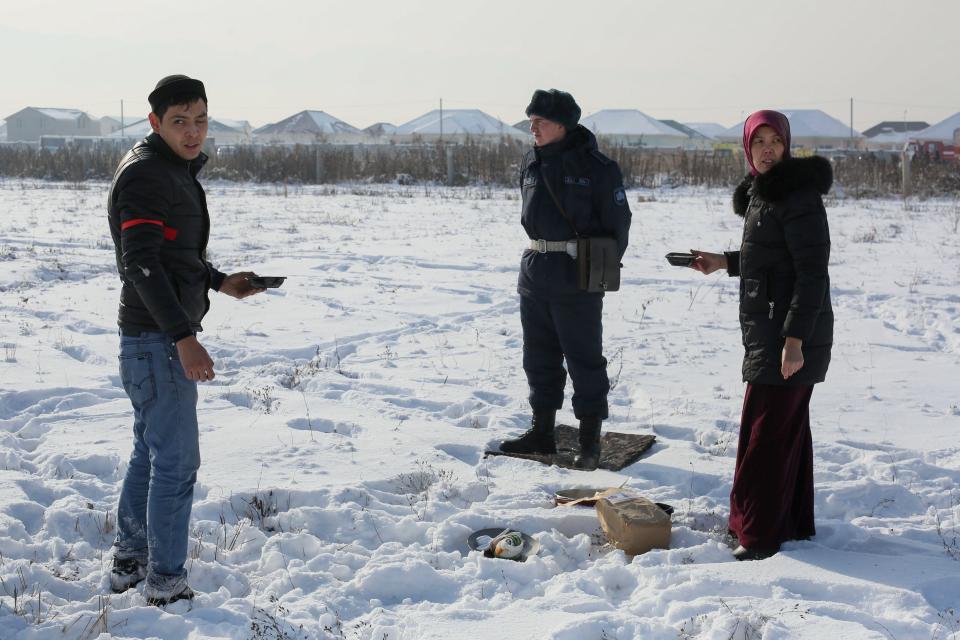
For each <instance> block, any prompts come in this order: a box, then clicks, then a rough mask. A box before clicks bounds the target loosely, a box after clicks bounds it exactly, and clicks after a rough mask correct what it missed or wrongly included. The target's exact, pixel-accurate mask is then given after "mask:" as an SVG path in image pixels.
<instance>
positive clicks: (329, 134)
mask: <svg viewBox="0 0 960 640" xmlns="http://www.w3.org/2000/svg"><path fill="white" fill-rule="evenodd" d="M253 138H254V141H256V142H261V143H264V144H320V143H334V144H337V143H343V144H348V143H355V142H363V141H364V140H366V139H367V136H366V134H364V132H363V131H361V130H360V129H357V128H356V127H354V126H353V125H351V124H347V123H346V122H344V121H343V120H341V119H340V118H337V117H335V116H332V115H330V114H329V113H326V112H325V111H301V112H300V113H295V114H293V115H292V116H290V117H289V118H285V119H283V120H281V121H280V122H275V123H272V124H268V125H264V126H262V127H260V128H259V129H254V130H253Z"/></svg>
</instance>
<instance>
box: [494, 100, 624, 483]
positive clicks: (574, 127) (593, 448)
mask: <svg viewBox="0 0 960 640" xmlns="http://www.w3.org/2000/svg"><path fill="white" fill-rule="evenodd" d="M526 113H527V116H528V117H529V118H530V132H531V133H532V134H533V136H534V141H535V145H534V148H533V149H531V150H530V151H529V152H528V153H527V154H526V156H525V157H524V160H523V168H522V171H521V176H520V192H521V195H522V198H523V209H522V212H521V214H520V218H521V223H522V224H523V228H524V230H525V231H526V232H527V235H528V236H529V237H530V241H531V242H530V246H529V247H528V249H527V250H526V251H524V253H523V258H522V259H521V262H520V277H519V282H518V285H517V289H518V292H519V293H520V322H521V324H522V326H523V369H524V371H525V372H526V374H527V382H528V384H529V386H530V406H531V408H532V409H533V419H532V421H531V426H530V429H529V430H528V431H527V432H526V433H524V434H523V435H522V436H520V437H519V438H516V439H514V440H507V441H504V442H502V443H501V444H500V449H501V450H502V451H505V452H511V453H555V452H556V442H555V439H554V423H555V421H556V414H557V409H559V408H560V407H561V405H562V404H563V388H564V386H565V384H566V379H567V371H569V372H570V377H571V378H572V380H573V412H574V415H575V416H576V417H577V418H578V419H579V421H580V454H579V455H578V456H577V457H576V459H575V460H574V464H575V465H576V466H577V467H580V468H583V469H595V468H596V467H597V464H598V462H599V460H600V426H601V421H603V420H605V419H606V418H607V392H608V391H609V390H610V384H609V381H608V379H607V360H606V358H604V357H603V339H602V338H603V325H602V322H601V316H602V312H603V293H587V292H584V291H581V290H580V289H579V288H578V278H577V264H576V260H575V258H574V256H573V255H572V252H573V251H575V248H576V242H575V238H576V237H577V236H578V235H580V236H585V237H589V236H606V237H612V238H615V239H616V241H617V246H618V250H619V252H620V257H621V258H622V257H623V254H624V252H625V251H626V250H627V241H628V235H629V232H630V220H631V214H630V206H629V205H628V204H627V197H626V193H625V192H624V189H623V177H622V175H621V174H620V167H619V166H618V165H617V163H616V162H614V161H613V160H611V159H609V158H608V157H606V156H605V155H603V154H602V153H600V151H599V150H598V149H597V139H596V138H595V137H594V135H593V134H592V133H591V132H590V131H589V130H588V129H587V128H585V127H584V126H583V125H580V124H578V122H579V120H580V107H579V106H578V105H577V103H576V102H575V101H574V99H573V96H571V95H570V94H569V93H566V92H564V91H557V90H556V89H551V90H549V91H543V90H537V91H536V92H535V93H534V94H533V98H532V100H531V101H530V105H529V106H528V107H527V111H526ZM558 203H559V204H558ZM561 206H562V208H563V210H564V211H561ZM568 217H569V219H567V218H568ZM571 244H572V247H571ZM564 361H566V365H567V370H566V371H565V370H564V367H563V364H564Z"/></svg>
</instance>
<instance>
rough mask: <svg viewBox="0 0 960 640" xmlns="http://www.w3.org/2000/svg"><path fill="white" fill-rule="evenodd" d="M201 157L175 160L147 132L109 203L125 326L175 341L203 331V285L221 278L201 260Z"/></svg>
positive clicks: (205, 224)
mask: <svg viewBox="0 0 960 640" xmlns="http://www.w3.org/2000/svg"><path fill="white" fill-rule="evenodd" d="M206 161H207V157H206V156H205V155H203V154H201V155H200V156H199V157H198V158H197V159H195V160H192V161H187V160H184V159H182V158H180V157H179V156H178V155H176V154H175V153H174V152H173V151H172V150H171V149H170V147H168V146H167V144H166V143H165V142H164V141H163V138H161V137H160V136H159V135H158V134H156V133H153V134H150V135H149V136H147V137H146V138H144V139H143V140H141V141H140V142H138V143H137V144H136V145H134V147H133V148H132V149H131V150H130V151H129V152H127V154H126V155H125V156H124V157H123V159H122V160H121V161H120V165H119V166H118V167H117V171H116V173H115V174H114V177H113V183H112V184H111V185H110V194H109V196H108V199H107V209H108V212H109V220H110V234H111V235H112V236H113V244H114V247H115V249H116V259H117V271H118V272H119V274H120V281H121V282H122V283H123V288H122V289H121V291H120V312H119V319H118V324H119V325H120V328H121V329H123V330H126V331H133V332H136V331H161V332H164V333H166V334H167V335H169V336H170V337H171V338H172V339H173V340H179V339H181V338H184V337H186V336H189V335H191V334H193V333H195V332H197V331H201V330H202V327H201V326H200V321H201V320H202V319H203V316H204V315H205V314H206V313H207V310H208V309H209V308H210V300H209V298H208V297H207V290H208V289H210V288H214V289H219V288H220V285H221V284H222V283H223V279H224V274H223V273H221V272H220V271H217V270H216V269H215V268H213V266H211V265H210V263H209V262H207V260H206V249H207V240H208V238H209V235H210V216H209V215H208V213H207V200H206V195H205V194H204V191H203V187H201V186H200V183H199V182H198V181H197V173H198V172H199V171H200V169H201V168H202V167H203V165H204V164H205V163H206Z"/></svg>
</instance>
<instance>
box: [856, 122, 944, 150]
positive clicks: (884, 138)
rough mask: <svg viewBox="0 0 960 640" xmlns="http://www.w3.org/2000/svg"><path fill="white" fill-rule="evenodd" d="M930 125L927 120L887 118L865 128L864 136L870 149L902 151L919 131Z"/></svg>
mask: <svg viewBox="0 0 960 640" xmlns="http://www.w3.org/2000/svg"><path fill="white" fill-rule="evenodd" d="M929 126H930V125H929V124H928V123H926V122H917V121H906V120H886V121H884V122H879V123H877V124H875V125H873V126H872V127H870V128H869V129H865V130H864V131H863V137H864V138H866V141H865V144H866V147H867V149H868V150H869V151H902V150H903V147H904V145H906V144H907V143H908V142H909V141H910V140H913V139H914V138H915V137H916V135H917V133H918V132H920V131H923V130H924V129H926V128H928V127H929Z"/></svg>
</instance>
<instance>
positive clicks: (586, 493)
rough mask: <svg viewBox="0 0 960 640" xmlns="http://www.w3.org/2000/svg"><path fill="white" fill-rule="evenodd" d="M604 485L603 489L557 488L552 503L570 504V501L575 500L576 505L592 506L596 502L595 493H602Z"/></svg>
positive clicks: (604, 489)
mask: <svg viewBox="0 0 960 640" xmlns="http://www.w3.org/2000/svg"><path fill="white" fill-rule="evenodd" d="M606 490H607V489H606V487H604V488H603V489H558V490H557V492H556V493H554V494H553V503H554V504H556V505H561V504H570V503H571V502H577V500H579V501H580V502H577V504H578V505H580V506H584V507H592V506H593V505H595V504H597V500H598V498H597V494H599V493H603V492H604V491H606Z"/></svg>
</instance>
